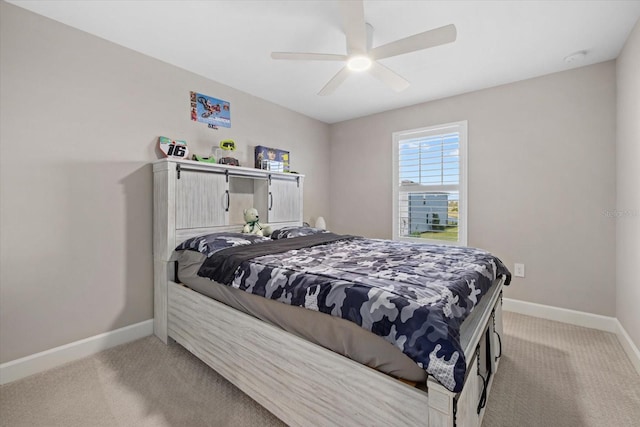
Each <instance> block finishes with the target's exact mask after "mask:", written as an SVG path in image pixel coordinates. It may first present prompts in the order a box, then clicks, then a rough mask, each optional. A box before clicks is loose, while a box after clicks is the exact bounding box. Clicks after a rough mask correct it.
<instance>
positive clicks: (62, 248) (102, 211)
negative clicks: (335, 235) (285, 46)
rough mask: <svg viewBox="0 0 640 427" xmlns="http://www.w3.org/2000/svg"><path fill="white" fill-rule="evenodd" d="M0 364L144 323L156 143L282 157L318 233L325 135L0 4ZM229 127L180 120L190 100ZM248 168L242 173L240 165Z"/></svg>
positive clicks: (316, 126)
mask: <svg viewBox="0 0 640 427" xmlns="http://www.w3.org/2000/svg"><path fill="white" fill-rule="evenodd" d="M0 8H1V9H0V16H1V18H0V19H1V21H0V28H1V30H0V31H1V33H0V43H1V44H0V49H1V50H0V58H1V60H0V67H1V68H0V79H1V81H0V94H1V95H0V96H1V97H0V103H1V113H0V114H1V115H0V121H1V123H2V126H1V131H0V132H1V133H0V141H1V143H0V203H1V204H2V205H1V213H0V226H1V231H0V362H6V361H9V360H13V359H16V358H19V357H22V356H26V355H29V354H33V353H37V352H40V351H43V350H47V349H50V348H53V347H56V346H59V345H63V344H67V343H70V342H73V341H76V340H79V339H82V338H86V337H89V336H93V335H97V334H100V333H103V332H106V331H109V330H113V329H116V328H119V327H123V326H126V325H130V324H134V323H137V322H141V321H144V320H147V319H150V318H152V317H153V305H152V259H151V240H152V223H151V216H152V176H151V166H150V162H152V161H153V160H155V159H157V158H158V153H157V152H156V148H155V144H156V140H157V137H158V136H160V135H163V136H168V137H172V138H178V139H185V140H187V141H188V143H189V147H190V148H191V149H192V150H193V151H195V152H197V153H199V154H208V153H209V151H210V147H211V145H212V144H218V143H219V141H220V140H222V139H227V138H233V139H235V140H236V142H237V143H238V146H239V148H240V150H242V151H243V152H244V153H243V155H242V156H240V160H241V161H244V162H247V161H248V160H249V159H250V156H251V154H252V151H253V146H255V145H267V146H275V147H277V148H282V149H286V150H289V151H291V159H292V160H291V163H292V168H293V169H294V170H296V171H299V172H301V173H304V174H306V175H307V179H306V180H305V200H304V210H305V214H304V217H305V219H306V220H309V219H314V220H315V217H317V216H319V215H324V216H325V217H326V218H327V221H329V222H330V218H329V212H328V211H327V208H326V206H327V205H328V203H329V171H328V169H327V167H326V166H327V165H328V163H329V127H328V125H326V124H324V123H321V122H319V121H316V120H313V119H310V118H308V117H305V116H303V115H300V114H298V113H295V112H292V111H290V110H287V109H285V108H282V107H279V106H276V105H274V104H272V103H269V102H267V101H265V100H262V99H259V98H256V97H254V96H251V95H248V94H246V93H243V92H239V91H237V90H234V89H232V88H230V87H228V86H224V85H222V84H218V83H216V82H213V81H211V80H208V79H205V78H203V77H200V76H198V75H195V74H192V73H189V72H186V71H184V70H182V69H179V68H177V67H174V66H171V65H168V64H166V63H163V62H160V61H157V60H154V59H152V58H149V57H147V56H144V55H141V54H139V53H136V52H134V51H131V50H128V49H125V48H123V47H121V46H118V45H115V44H113V43H110V42H107V41H104V40H102V39H99V38H97V37H94V36H91V35H89V34H87V33H84V32H81V31H78V30H75V29H72V28H70V27H67V26H64V25H62V24H60V23H57V22H55V21H52V20H49V19H46V18H43V17H41V16H39V15H36V14H33V13H31V12H28V11H26V10H24V9H21V8H17V7H15V6H12V5H9V4H7V3H5V2H0ZM191 90H195V91H198V92H201V93H204V94H207V95H211V96H215V97H217V98H221V99H224V100H227V101H230V102H231V116H232V126H233V127H232V128H231V129H220V130H218V131H214V130H210V129H208V128H207V127H206V125H204V124H201V123H195V122H192V121H191V120H190V117H189V100H188V97H189V91H191ZM250 164H251V163H243V165H250Z"/></svg>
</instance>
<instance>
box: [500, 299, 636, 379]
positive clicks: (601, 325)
mask: <svg viewBox="0 0 640 427" xmlns="http://www.w3.org/2000/svg"><path fill="white" fill-rule="evenodd" d="M502 309H503V310H504V311H512V312H514V313H519V314H525V315H527V316H533V317H540V318H542V319H547V320H555V321H556V322H562V323H568V324H570V325H576V326H583V327H585V328H591V329H597V330H600V331H605V332H612V333H614V334H616V336H617V337H618V341H620V344H621V345H622V348H623V349H624V351H625V353H626V354H627V356H628V357H629V360H631V364H632V365H633V366H634V368H636V371H638V373H639V374H640V351H639V350H638V347H637V346H636V345H635V344H634V342H633V341H632V340H631V337H630V336H629V334H628V333H627V331H626V330H625V329H624V327H623V326H622V324H621V323H620V322H619V321H618V319H616V318H615V317H609V316H602V315H599V314H592V313H586V312H584V311H576V310H569V309H567V308H560V307H553V306H550V305H543V304H536V303H533V302H526V301H520V300H515V299H511V298H503V301H502Z"/></svg>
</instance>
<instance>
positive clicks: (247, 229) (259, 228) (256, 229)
mask: <svg viewBox="0 0 640 427" xmlns="http://www.w3.org/2000/svg"><path fill="white" fill-rule="evenodd" d="M244 221H245V223H246V224H245V225H244V228H243V229H242V232H243V233H247V234H257V235H258V236H265V237H268V236H270V235H271V227H269V226H268V225H262V224H260V222H259V221H260V216H259V215H258V210H257V209H256V208H249V209H245V210H244Z"/></svg>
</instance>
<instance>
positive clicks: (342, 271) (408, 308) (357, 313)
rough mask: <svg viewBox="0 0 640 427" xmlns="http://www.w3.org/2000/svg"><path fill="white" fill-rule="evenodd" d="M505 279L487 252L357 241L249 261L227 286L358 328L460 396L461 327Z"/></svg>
mask: <svg viewBox="0 0 640 427" xmlns="http://www.w3.org/2000/svg"><path fill="white" fill-rule="evenodd" d="M270 244H271V243H269V242H266V243H259V246H263V245H270ZM251 246H256V245H251ZM224 250H225V249H223V251H224ZM221 253H222V252H221ZM214 259H215V257H211V256H210V257H209V258H207V260H205V262H204V264H203V265H202V267H201V268H200V271H199V272H198V275H201V276H205V277H206V272H207V271H210V270H211V262H214V261H213V260H214ZM208 263H209V264H208ZM501 276H504V277H505V278H506V279H507V280H506V284H508V282H509V280H510V273H509V271H508V270H507V268H506V267H505V266H504V265H503V263H502V262H501V261H500V260H499V259H498V258H496V257H494V256H493V255H491V254H490V253H488V252H485V251H482V250H479V249H474V248H467V247H456V246H441V245H426V244H411V243H405V242H396V241H388V240H375V239H363V238H356V239H351V240H342V241H336V242H331V243H327V244H321V245H316V246H312V247H309V248H302V249H295V250H290V251H287V252H282V253H277V254H271V255H263V256H258V257H256V258H253V259H252V260H249V261H243V262H241V263H240V265H239V267H237V269H236V270H235V273H234V274H233V276H232V277H233V280H231V281H230V283H225V284H228V285H229V286H232V287H234V288H238V289H242V290H244V291H246V292H250V293H253V294H257V295H260V296H263V297H266V298H270V299H274V300H277V301H280V302H283V303H285V304H290V305H295V306H300V307H305V308H307V309H309V310H316V311H320V312H323V313H327V314H330V315H332V316H337V317H341V318H343V319H347V320H350V321H352V322H355V323H357V324H358V325H360V326H361V327H363V328H365V329H367V330H369V331H371V332H373V333H375V334H377V335H379V336H381V337H383V338H384V339H385V340H387V341H388V342H390V343H391V344H393V345H394V346H396V347H397V348H399V349H400V350H401V351H402V352H403V353H404V354H406V355H407V356H409V357H410V358H411V359H412V360H414V361H415V362H416V363H417V364H418V365H419V366H420V367H421V368H423V369H425V370H426V371H427V373H429V374H431V375H432V376H433V377H435V378H436V379H437V380H438V381H439V382H440V383H441V384H442V385H444V386H445V387H446V388H447V389H449V390H451V391H453V392H459V391H461V390H462V386H463V383H464V378H465V371H466V361H465V357H464V351H463V349H462V348H461V344H460V325H461V323H462V321H463V320H464V319H465V318H466V317H467V316H468V315H469V313H471V311H472V310H473V308H474V307H475V306H476V304H478V302H479V300H480V298H481V297H482V296H483V295H485V294H486V293H487V291H488V290H489V288H490V287H491V285H492V283H493V282H494V280H495V279H496V278H498V277H501ZM210 278H211V277H210ZM212 279H214V278H212Z"/></svg>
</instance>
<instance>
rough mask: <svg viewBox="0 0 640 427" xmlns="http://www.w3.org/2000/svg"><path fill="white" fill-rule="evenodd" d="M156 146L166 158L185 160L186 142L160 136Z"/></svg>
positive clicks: (186, 152) (187, 150) (187, 152)
mask: <svg viewBox="0 0 640 427" xmlns="http://www.w3.org/2000/svg"><path fill="white" fill-rule="evenodd" d="M158 145H159V146H160V150H161V151H162V152H163V153H164V155H165V156H167V157H177V158H179V159H187V158H188V157H187V155H188V154H189V149H188V148H187V142H186V141H178V140H173V139H171V138H167V137H165V136H161V137H160V138H159V139H158Z"/></svg>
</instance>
